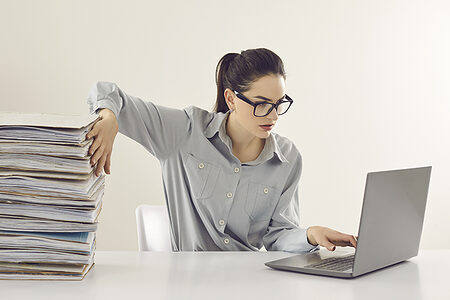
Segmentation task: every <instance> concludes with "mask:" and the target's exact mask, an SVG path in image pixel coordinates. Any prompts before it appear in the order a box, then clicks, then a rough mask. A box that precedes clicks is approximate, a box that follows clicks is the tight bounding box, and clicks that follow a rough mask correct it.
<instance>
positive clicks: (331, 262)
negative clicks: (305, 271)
mask: <svg viewBox="0 0 450 300" xmlns="http://www.w3.org/2000/svg"><path fill="white" fill-rule="evenodd" d="M354 258H355V254H352V255H350V256H343V257H330V258H326V259H324V260H322V261H321V262H319V263H314V264H310V265H307V266H305V267H306V268H313V269H322V270H331V271H346V270H348V269H351V268H352V267H353V260H354Z"/></svg>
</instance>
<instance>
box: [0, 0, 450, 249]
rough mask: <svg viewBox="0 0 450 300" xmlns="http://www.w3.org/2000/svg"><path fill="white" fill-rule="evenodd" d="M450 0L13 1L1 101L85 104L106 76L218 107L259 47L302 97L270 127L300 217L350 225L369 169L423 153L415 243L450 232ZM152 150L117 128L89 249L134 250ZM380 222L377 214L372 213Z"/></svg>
mask: <svg viewBox="0 0 450 300" xmlns="http://www.w3.org/2000/svg"><path fill="white" fill-rule="evenodd" d="M449 20H450V2H448V1H444V0H442V1H392V0H389V1H335V0H327V1H277V2H275V1H261V0H258V1H242V0H240V1H207V0H203V1H85V0H83V1H49V0H41V1H12V0H6V1H5V0H1V9H0V25H1V26H0V33H1V47H0V53H1V55H0V85H1V100H0V101H1V102H0V103H1V107H0V110H6V111H22V112H56V113H69V114H87V113H88V106H87V104H86V96H87V94H88V91H89V89H90V88H91V86H92V85H93V84H94V83H95V82H96V81H99V80H103V81H113V82H116V83H117V84H118V85H119V86H120V87H121V88H122V89H124V90H125V91H126V92H127V93H129V94H131V95H134V96H138V97H140V98H142V99H144V100H150V101H153V102H155V103H157V104H160V105H165V106H170V107H176V108H184V107H187V106H189V105H196V106H199V107H202V108H204V109H207V110H211V109H212V107H213V105H214V102H215V97H216V86H215V81H214V71H215V67H216V64H217V62H218V61H219V59H220V58H221V57H222V56H223V55H224V54H226V53H228V52H240V51H241V50H246V49H249V48H257V47H266V48H269V49H271V50H273V51H275V52H276V53H277V54H278V55H279V56H280V57H281V58H282V59H283V61H284V63H285V67H286V71H287V81H286V92H287V94H289V95H290V96H291V97H292V98H293V99H294V101H295V103H294V105H293V107H292V108H291V110H290V111H289V113H287V114H286V115H284V116H281V117H280V118H279V120H278V123H277V125H276V127H275V128H274V132H277V133H279V134H281V135H283V136H287V137H289V138H290V139H291V140H292V141H294V143H295V144H296V145H297V147H298V148H299V150H300V151H301V153H302V156H303V164H304V168H303V173H302V177H301V179H300V184H299V187H300V188H299V195H300V209H301V225H302V226H303V227H307V226H312V225H322V226H328V227H331V228H333V229H336V230H339V231H343V232H346V233H350V234H355V235H356V234H357V230H358V225H359V217H360V212H361V206H362V198H363V191H364V184H365V178H366V174H367V172H370V171H379V170H387V169H397V168H407V167H415V166H427V165H432V166H433V171H432V177H431V183H430V189H429V197H428V204H427V208H426V214H425V223H424V229H423V234H422V240H421V248H441V249H442V248H450V235H449V229H450V218H448V215H449V211H450V204H449V199H450V197H449V196H450V192H449V188H448V183H449V175H448V174H449V170H450V159H449V154H450V138H449V133H450V121H449V113H450V100H449V99H450V84H449V83H450V58H449V55H448V54H449V53H450V35H449V32H450V25H449V24H450V21H449ZM160 171H161V170H160V166H159V162H158V160H157V159H156V158H154V157H153V156H151V155H150V154H149V153H148V152H146V150H145V149H144V148H143V147H142V146H140V145H139V144H137V143H136V142H134V141H132V140H130V139H129V138H127V137H125V136H123V135H121V134H119V135H118V136H117V138H116V142H115V145H114V150H113V155H112V174H111V175H109V176H108V177H107V179H106V193H105V196H104V199H103V200H104V204H103V210H102V212H101V215H100V225H99V229H98V235H97V249H98V250H136V249H137V234H136V224H135V213H134V210H135V208H136V206H138V205H139V204H143V203H149V204H163V203H164V195H163V188H162V180H161V174H160ZM380 222H382V220H380Z"/></svg>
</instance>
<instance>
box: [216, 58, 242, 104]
mask: <svg viewBox="0 0 450 300" xmlns="http://www.w3.org/2000/svg"><path fill="white" fill-rule="evenodd" d="M238 55H239V53H228V54H225V55H224V56H223V57H222V58H221V59H220V60H219V63H218V64H217V67H216V85H217V100H216V106H215V107H214V111H215V112H223V113H225V112H227V111H228V110H229V108H228V105H227V102H226V101H225V95H224V92H225V89H226V87H225V82H224V81H227V83H228V80H227V78H226V73H227V71H228V68H229V66H230V63H231V62H232V61H233V60H234V58H235V57H236V56H238Z"/></svg>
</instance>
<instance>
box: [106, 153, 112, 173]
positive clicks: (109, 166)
mask: <svg viewBox="0 0 450 300" xmlns="http://www.w3.org/2000/svg"><path fill="white" fill-rule="evenodd" d="M105 173H106V174H111V153H108V155H107V156H106V162H105Z"/></svg>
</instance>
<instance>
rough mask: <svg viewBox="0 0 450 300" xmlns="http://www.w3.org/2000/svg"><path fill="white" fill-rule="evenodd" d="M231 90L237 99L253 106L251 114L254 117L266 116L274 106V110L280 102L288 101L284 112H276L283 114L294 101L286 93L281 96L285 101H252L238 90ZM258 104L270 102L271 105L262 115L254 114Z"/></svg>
mask: <svg viewBox="0 0 450 300" xmlns="http://www.w3.org/2000/svg"><path fill="white" fill-rule="evenodd" d="M233 92H234V93H235V94H236V96H237V97H238V98H239V99H241V100H242V101H244V102H247V103H248V104H250V105H251V106H253V115H254V116H255V117H265V116H267V115H268V114H270V113H271V112H272V110H273V109H274V108H275V111H277V109H278V106H279V105H281V104H282V103H286V102H289V106H288V108H287V109H286V111H285V112H283V113H281V114H278V113H277V114H278V115H279V116H281V115H284V114H285V113H287V111H288V110H289V108H291V105H292V103H293V102H294V100H292V99H291V97H289V96H288V95H287V94H286V95H284V97H283V98H286V99H287V101H286V100H283V101H282V100H278V101H277V103H271V102H269V101H257V102H253V101H251V100H249V99H248V98H247V97H245V96H244V95H242V94H241V93H239V92H238V91H235V90H233ZM259 104H270V105H272V107H271V108H270V109H269V111H268V112H267V113H266V114H265V115H263V116H257V115H256V107H257V106H258V105H259Z"/></svg>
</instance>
